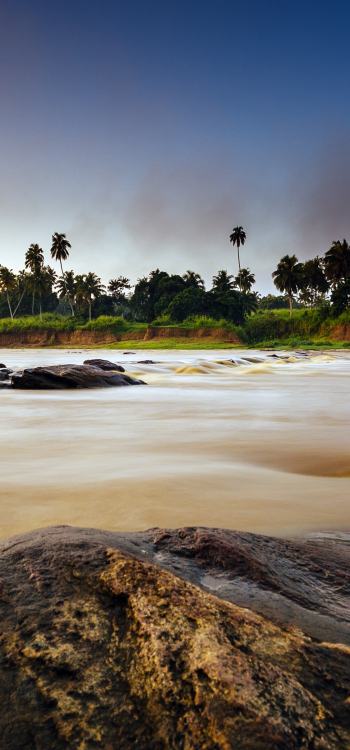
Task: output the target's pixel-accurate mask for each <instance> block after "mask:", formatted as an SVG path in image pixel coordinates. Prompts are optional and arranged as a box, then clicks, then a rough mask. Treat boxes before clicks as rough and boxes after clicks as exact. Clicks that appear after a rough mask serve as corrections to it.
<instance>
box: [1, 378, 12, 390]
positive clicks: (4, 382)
mask: <svg viewBox="0 0 350 750" xmlns="http://www.w3.org/2000/svg"><path fill="white" fill-rule="evenodd" d="M6 388H12V383H11V380H0V390H1V389H4V390H6Z"/></svg>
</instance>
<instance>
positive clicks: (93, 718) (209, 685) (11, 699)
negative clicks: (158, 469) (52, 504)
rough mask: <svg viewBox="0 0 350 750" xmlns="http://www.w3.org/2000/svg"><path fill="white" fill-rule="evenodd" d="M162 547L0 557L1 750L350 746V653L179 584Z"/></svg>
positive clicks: (43, 540)
mask: <svg viewBox="0 0 350 750" xmlns="http://www.w3.org/2000/svg"><path fill="white" fill-rule="evenodd" d="M230 533H231V542H232V544H234V539H235V537H234V534H233V532H230ZM168 534H170V536H171V534H172V532H168ZM160 538H161V539H162V544H163V547H164V540H165V539H166V538H167V536H166V535H164V534H163V535H162V534H159V532H158V531H156V530H154V531H153V532H145V533H144V534H141V533H139V534H134V535H132V534H131V535H121V534H119V535H118V534H115V533H112V532H110V533H108V532H102V531H97V530H96V531H94V530H83V529H81V530H80V529H70V528H69V527H58V528H56V529H48V530H43V531H39V532H34V533H32V534H29V535H26V536H23V537H16V538H13V539H12V540H9V541H8V542H6V543H4V544H3V545H2V547H1V549H0V584H1V591H0V597H1V598H0V609H1V638H0V658H1V671H0V748H1V750H5V749H6V750H34V749H35V750H48V749H52V750H56V749H57V750H61V749H63V748H71V749H72V750H90V748H91V750H92V749H93V748H105V749H106V750H112V749H113V750H114V749H115V750H131V749H134V748H135V749H136V748H137V749H140V750H168V749H169V750H173V749H174V750H175V749H176V750H177V749H180V748H181V750H182V749H183V750H197V749H198V750H219V749H222V750H230V749H231V748H232V749H234V750H284V749H286V750H294V749H297V748H300V749H304V748H305V749H306V748H307V749H310V750H333V749H336V748H337V749H339V750H345V748H348V747H349V746H350V731H349V725H350V711H349V709H350V701H349V698H348V696H349V661H350V649H349V648H348V647H347V646H346V645H344V644H342V643H334V642H333V643H327V642H321V641H319V640H316V639H314V638H311V637H310V636H308V635H305V634H304V633H303V632H302V630H301V629H300V628H299V627H296V626H292V625H291V624H289V625H288V626H287V627H282V626H281V625H279V624H276V623H275V622H272V621H271V620H268V619H266V618H265V617H263V616H262V615H260V614H257V613H256V612H254V611H253V610H252V609H248V608H246V607H240V606H237V605H236V604H234V603H233V602H232V601H225V600H224V599H222V598H219V597H218V596H213V595H212V594H210V593H208V591H205V590H204V589H203V588H202V587H200V586H199V585H197V584H196V583H193V582H189V580H185V577H184V574H183V575H181V570H182V569H181V564H179V574H178V575H175V574H174V573H173V572H171V571H170V570H169V569H165V568H164V566H160V564H157V563H156V562H155V559H156V558H157V554H158V553H157V545H158V540H159V539H160ZM237 539H238V541H239V537H237ZM238 541H237V543H238ZM218 543H219V542H218ZM169 554H175V553H169ZM176 565H178V563H176ZM186 570H187V569H186ZM186 575H187V574H186ZM187 577H188V576H187ZM192 577H193V574H192Z"/></svg>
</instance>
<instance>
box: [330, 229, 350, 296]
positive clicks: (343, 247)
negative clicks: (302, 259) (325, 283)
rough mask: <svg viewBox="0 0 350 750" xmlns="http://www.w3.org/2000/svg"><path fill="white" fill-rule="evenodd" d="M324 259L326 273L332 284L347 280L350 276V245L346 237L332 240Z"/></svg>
mask: <svg viewBox="0 0 350 750" xmlns="http://www.w3.org/2000/svg"><path fill="white" fill-rule="evenodd" d="M324 260H325V273H326V276H327V279H328V280H329V281H330V282H331V284H333V285H335V284H338V283H339V282H341V281H345V282H346V281H347V279H348V278H349V277H350V245H349V244H348V242H347V241H346V240H345V239H344V240H343V241H342V242H341V241H340V240H337V241H336V242H332V245H331V247H330V248H329V250H327V252H326V254H325V259H324Z"/></svg>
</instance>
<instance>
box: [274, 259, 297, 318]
mask: <svg viewBox="0 0 350 750" xmlns="http://www.w3.org/2000/svg"><path fill="white" fill-rule="evenodd" d="M302 274H303V266H302V263H299V261H298V258H297V257H296V256H295V255H284V256H283V258H281V260H280V261H279V263H278V265H277V268H276V271H274V272H273V274H272V278H273V281H274V284H275V286H276V287H277V289H279V290H280V292H285V293H286V294H287V297H288V301H289V314H290V315H291V314H292V309H293V294H296V293H297V292H298V291H299V289H301V288H302V283H303V281H302V278H303V276H302Z"/></svg>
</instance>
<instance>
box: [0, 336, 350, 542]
mask: <svg viewBox="0 0 350 750" xmlns="http://www.w3.org/2000/svg"><path fill="white" fill-rule="evenodd" d="M244 356H247V357H254V356H257V357H258V358H261V359H263V360H264V361H263V362H262V363H257V364H252V363H247V362H243V363H241V364H238V365H237V366H234V365H232V364H230V363H227V360H229V359H233V358H234V359H235V360H239V358H240V357H244ZM91 357H104V358H106V359H110V360H113V361H115V362H120V363H122V364H123V365H124V366H125V367H126V368H127V371H128V372H129V373H130V374H132V375H136V376H138V377H141V378H142V379H144V380H145V381H146V382H147V384H148V385H147V386H137V387H125V388H108V389H98V390H88V391H64V392H55V391H51V392H50V391H42V392H38V391H18V390H16V391H10V390H2V391H0V414H1V430H0V458H1V467H0V470H1V474H0V476H1V490H0V494H1V497H0V499H1V536H7V535H9V534H13V533H18V532H22V531H27V530H29V529H33V528H37V527H40V526H45V525H49V524H60V523H68V524H76V525H81V526H98V527H101V528H107V529H123V530H126V529H129V530H134V529H143V528H149V527H151V526H184V525H208V526H220V527H229V528H235V529H245V530H247V531H259V532H263V533H275V534H276V533H277V534H285V533H289V534H291V533H303V532H305V531H310V530H320V529H349V527H350V512H349V497H350V429H349V423H350V419H349V417H350V399H349V376H350V354H347V353H343V352H335V353H332V354H330V355H325V356H320V355H317V354H316V355H311V354H310V355H308V357H307V358H295V357H287V358H286V359H285V360H284V361H278V360H276V359H275V358H273V357H271V356H269V355H268V353H263V352H252V351H251V350H250V351H249V352H248V351H246V352H244V351H243V350H242V351H237V350H233V351H231V352H230V351H228V350H226V351H222V350H221V351H183V352H180V351H150V350H147V351H138V352H137V353H135V354H132V355H130V354H127V355H123V353H122V352H118V351H111V350H107V351H103V350H101V349H99V350H98V351H92V350H90V351H84V352H82V351H78V350H77V351H62V350H60V351H58V350H47V349H45V350H2V351H0V361H1V362H4V363H5V364H6V365H8V366H10V367H11V366H12V367H23V366H34V365H43V364H57V363H65V362H76V363H82V362H83V360H84V359H86V358H91ZM143 359H152V360H155V361H156V362H157V363H158V364H156V365H138V364H136V363H137V361H138V360H143ZM224 360H226V364H220V362H221V363H222V362H224Z"/></svg>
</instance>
